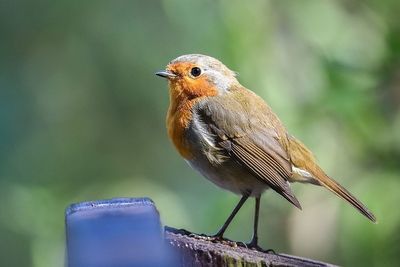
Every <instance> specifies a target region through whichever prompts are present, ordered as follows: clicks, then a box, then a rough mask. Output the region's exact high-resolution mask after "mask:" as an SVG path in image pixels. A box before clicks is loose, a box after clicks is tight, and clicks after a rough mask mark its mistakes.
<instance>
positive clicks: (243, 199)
mask: <svg viewBox="0 0 400 267" xmlns="http://www.w3.org/2000/svg"><path fill="white" fill-rule="evenodd" d="M248 198H249V195H248V194H246V195H243V196H242V198H241V199H240V201H239V203H238V204H237V205H236V207H235V208H234V209H233V211H232V213H231V215H229V217H228V219H227V220H226V222H225V223H224V225H222V227H221V229H219V231H218V232H217V233H216V234H215V235H213V237H214V238H216V239H222V238H223V235H224V233H225V231H226V228H228V226H229V224H230V223H231V222H232V220H233V218H234V217H235V215H236V214H237V213H238V211H239V210H240V208H241V207H242V206H243V204H244V202H246V200H247V199H248Z"/></svg>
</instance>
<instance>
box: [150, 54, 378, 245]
mask: <svg viewBox="0 0 400 267" xmlns="http://www.w3.org/2000/svg"><path fill="white" fill-rule="evenodd" d="M156 75H158V76H161V77H163V78H166V79H167V80H168V84H169V96H170V106H169V109H168V114H167V130H168V136H169V138H170V139H171V140H172V142H173V144H174V145H175V147H176V149H177V150H178V152H179V153H180V155H181V156H182V157H183V158H184V159H185V160H186V161H187V162H188V163H189V165H190V166H192V167H193V168H194V169H196V170H197V171H199V172H200V173H201V174H202V175H203V176H205V177H206V178H207V179H209V180H210V181H211V182H213V183H215V184H216V185H218V186H219V187H222V188H223V189H226V190H229V191H232V192H233V193H236V194H238V195H241V196H242V197H241V199H240V201H239V203H238V204H237V205H236V207H235V209H234V210H233V211H232V213H231V215H230V216H229V217H228V219H227V220H226V222H225V223H224V225H223V226H222V227H221V229H220V230H219V231H218V232H217V233H216V234H215V235H214V237H215V238H223V234H224V232H225V230H226V229H227V227H228V225H229V224H230V222H231V221H232V219H233V218H234V217H235V215H236V213H237V212H238V211H239V209H240V208H241V207H242V205H243V204H244V202H245V201H246V200H247V199H248V198H249V197H254V198H255V216H254V228H253V237H252V240H251V242H250V243H249V244H248V245H249V247H251V248H256V249H258V248H259V247H258V243H257V242H258V236H257V228H258V214H259V208H260V197H261V194H262V193H263V192H264V191H265V190H267V189H268V188H271V189H273V190H274V191H275V192H277V193H278V194H280V195H281V196H283V197H284V198H286V199H287V200H288V201H289V202H290V203H292V204H293V205H294V206H296V207H297V208H299V209H301V206H300V203H299V201H298V200H297V198H296V196H295V195H294V194H293V191H292V189H291V187H290V183H293V182H301V183H308V184H313V185H319V186H323V187H325V188H327V189H329V190H330V191H332V192H333V193H335V194H336V195H337V196H338V197H340V198H342V199H344V200H346V201H347V202H349V203H350V204H351V205H352V206H353V207H355V208H356V209H357V210H358V211H359V212H361V213H362V214H363V215H364V216H366V217H367V218H368V219H370V220H371V221H373V222H376V218H375V216H374V215H373V214H372V212H370V211H369V210H368V209H367V208H366V207H365V206H364V205H363V204H362V203H361V202H360V201H359V200H358V199H357V198H355V197H354V196H353V195H352V194H351V193H350V192H349V191H347V190H346V189H345V188H344V187H343V186H341V185H340V184H339V183H338V182H336V181H335V180H333V179H332V178H331V177H329V176H328V175H327V174H325V172H324V171H323V170H322V169H321V168H320V167H319V166H318V164H317V163H316V161H315V158H314V156H313V155H312V153H311V152H310V150H308V149H307V147H306V146H305V145H304V144H303V143H301V142H300V141H299V140H297V139H296V138H295V137H293V136H292V135H290V134H289V133H288V132H287V130H286V128H285V126H284V125H283V124H282V122H281V121H280V120H279V118H278V117H277V115H276V114H275V113H274V112H273V111H272V110H271V108H270V107H269V106H268V105H267V104H266V103H265V102H264V101H263V99H262V98H260V97H259V96H257V95H256V94H255V93H253V92H252V91H250V90H248V89H246V88H245V87H244V86H242V85H241V84H240V83H239V82H238V80H237V79H236V75H235V72H233V71H231V70H230V69H229V68H227V67H226V66H225V65H224V64H222V63H221V62H220V61H218V60H217V59H215V58H212V57H210V56H205V55H199V54H191V55H183V56H180V57H178V58H176V59H174V60H172V61H171V62H170V63H169V64H168V65H167V67H166V69H165V70H163V71H159V72H157V73H156Z"/></svg>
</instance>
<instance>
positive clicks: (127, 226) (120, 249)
mask: <svg viewBox="0 0 400 267" xmlns="http://www.w3.org/2000/svg"><path fill="white" fill-rule="evenodd" d="M65 220H66V235H67V265H68V266H69V267H128V266H129V267H132V266H140V267H147V266H148V267H153V266H171V265H170V264H171V262H170V260H171V258H170V255H169V253H167V250H166V246H165V244H164V238H163V230H162V228H161V223H160V219H159V214H158V211H157V209H156V207H155V206H154V203H153V202H152V201H151V200H150V199H148V198H117V199H111V200H99V201H91V202H83V203H78V204H72V205H71V206H69V207H68V208H67V210H66V216H65Z"/></svg>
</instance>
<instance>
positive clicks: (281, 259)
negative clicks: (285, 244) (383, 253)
mask: <svg viewBox="0 0 400 267" xmlns="http://www.w3.org/2000/svg"><path fill="white" fill-rule="evenodd" d="M165 239H166V240H167V242H168V243H169V244H170V246H172V247H173V248H174V249H175V250H176V252H177V255H178V256H179V257H180V260H179V261H180V263H181V266H185V267H206V266H243V267H248V266H249V267H250V266H257V267H258V266H268V267H275V266H276V267H277V266H280V267H281V266H304V267H322V266H324V267H327V266H329V267H333V266H335V265H332V264H328V263H324V262H320V261H314V260H310V259H305V258H301V257H295V256H291V255H286V254H275V253H272V252H270V253H264V252H259V251H255V250H251V249H247V248H245V247H242V246H237V245H235V243H234V242H219V241H210V240H207V239H206V238H202V237H201V236H195V235H194V236H193V235H190V233H189V232H187V231H185V230H177V229H174V228H170V227H166V228H165Z"/></svg>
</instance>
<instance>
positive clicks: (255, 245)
mask: <svg viewBox="0 0 400 267" xmlns="http://www.w3.org/2000/svg"><path fill="white" fill-rule="evenodd" d="M242 244H244V243H242ZM244 247H246V248H248V249H252V250H257V251H259V252H263V253H269V254H276V252H275V251H274V250H273V249H263V248H262V247H260V246H259V245H258V243H257V241H255V240H252V241H251V242H250V243H247V244H244Z"/></svg>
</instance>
